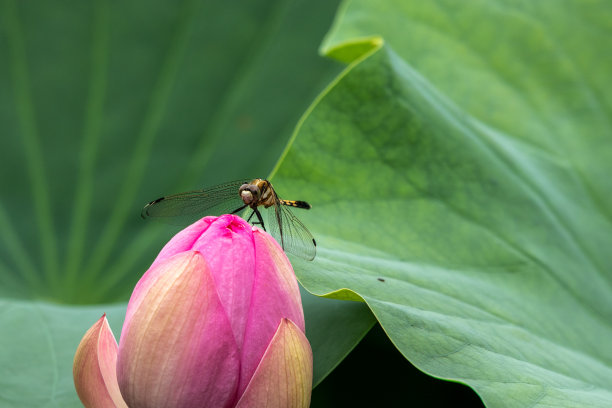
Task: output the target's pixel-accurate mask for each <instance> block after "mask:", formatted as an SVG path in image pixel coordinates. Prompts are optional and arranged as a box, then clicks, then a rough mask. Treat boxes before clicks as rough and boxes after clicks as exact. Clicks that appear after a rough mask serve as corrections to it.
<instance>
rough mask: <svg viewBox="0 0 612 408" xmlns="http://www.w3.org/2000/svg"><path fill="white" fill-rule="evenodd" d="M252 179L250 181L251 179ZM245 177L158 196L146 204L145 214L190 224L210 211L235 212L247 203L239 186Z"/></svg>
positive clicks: (177, 223) (213, 212)
mask: <svg viewBox="0 0 612 408" xmlns="http://www.w3.org/2000/svg"><path fill="white" fill-rule="evenodd" d="M247 182H248V181H247ZM244 183H245V181H244V180H237V181H231V182H229V183H223V184H219V185H218V186H213V187H209V188H205V189H203V190H197V191H188V192H185V193H179V194H173V195H169V196H166V197H161V198H158V199H157V200H154V201H151V202H150V203H149V204H147V205H145V206H144V208H143V209H142V211H141V213H140V215H141V216H142V218H154V219H157V220H160V221H164V222H167V223H170V224H176V225H186V224H190V223H193V222H195V221H197V220H198V219H200V218H202V217H204V216H206V215H221V214H227V213H231V212H233V211H235V210H237V209H238V208H240V207H242V206H243V205H244V203H243V202H242V199H241V198H240V195H239V194H238V189H239V188H240V186H241V185H242V184H244Z"/></svg>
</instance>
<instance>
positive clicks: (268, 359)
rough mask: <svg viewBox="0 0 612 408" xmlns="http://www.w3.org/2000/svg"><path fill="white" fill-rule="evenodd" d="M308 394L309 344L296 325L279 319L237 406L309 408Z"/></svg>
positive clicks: (310, 355)
mask: <svg viewBox="0 0 612 408" xmlns="http://www.w3.org/2000/svg"><path fill="white" fill-rule="evenodd" d="M311 391H312V350H311V348H310V344H309V343H308V340H307V339H306V336H305V335H304V333H303V332H302V331H301V330H300V328H299V327H298V326H296V325H295V323H293V322H292V321H291V320H289V319H282V320H281V323H280V324H279V326H278V329H277V330H276V333H275V334H274V337H273V338H272V341H271V342H270V344H269V346H268V349H267V350H266V352H265V354H264V356H263V359H262V360H261V363H260V364H259V366H258V367H257V370H256V371H255V374H254V375H253V378H252V379H251V382H250V383H249V385H248V386H247V388H246V390H245V392H244V394H243V395H242V398H240V401H238V404H237V405H236V407H238V408H247V407H248V408H251V407H258V408H259V407H267V408H294V407H295V408H298V407H308V406H309V405H310V394H311Z"/></svg>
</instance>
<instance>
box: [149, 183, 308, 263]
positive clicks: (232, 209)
mask: <svg viewBox="0 0 612 408" xmlns="http://www.w3.org/2000/svg"><path fill="white" fill-rule="evenodd" d="M290 208H301V209H305V210H309V209H310V208H311V206H310V204H308V203H307V202H306V201H296V200H283V199H281V198H279V196H278V194H277V193H276V191H275V190H274V187H272V183H270V182H269V181H268V180H265V179H261V178H256V179H252V180H250V181H245V180H244V179H243V180H236V181H230V182H227V183H223V184H219V185H217V186H213V187H208V188H205V189H203V190H196V191H187V192H184V193H178V194H173V195H169V196H165V197H161V198H158V199H157V200H153V201H151V202H150V203H149V204H147V205H145V206H144V208H143V209H142V212H141V213H140V215H141V216H142V218H154V219H159V220H163V221H166V222H169V223H175V224H179V225H187V224H190V223H193V222H195V221H197V220H198V219H200V218H201V217H203V216H204V215H221V214H237V215H240V214H243V213H250V214H249V216H248V218H247V222H250V223H251V224H253V225H260V226H261V228H262V229H263V230H264V231H267V230H266V224H265V223H264V219H263V217H262V214H261V213H262V211H260V209H262V210H265V211H264V214H267V226H268V228H269V229H270V231H269V232H270V234H271V235H272V236H273V237H274V238H275V239H276V240H277V241H278V242H279V243H280V245H281V247H282V248H283V250H284V251H285V252H289V253H291V254H294V255H297V256H299V257H300V258H303V259H306V260H308V261H312V260H313V259H314V257H315V255H316V248H317V243H316V241H315V239H314V238H313V236H312V234H311V233H310V231H308V228H306V226H305V225H304V224H302V222H301V221H300V220H299V219H298V218H297V217H296V216H295V215H293V212H292V211H291V210H290ZM244 215H246V214H244ZM253 217H255V218H253Z"/></svg>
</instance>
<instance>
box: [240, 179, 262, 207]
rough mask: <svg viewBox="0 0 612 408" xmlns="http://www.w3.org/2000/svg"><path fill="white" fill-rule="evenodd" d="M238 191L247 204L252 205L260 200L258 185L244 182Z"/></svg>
mask: <svg viewBox="0 0 612 408" xmlns="http://www.w3.org/2000/svg"><path fill="white" fill-rule="evenodd" d="M238 193H239V194H240V198H242V201H243V202H244V203H245V204H246V205H251V204H254V203H257V202H258V201H259V194H260V191H259V187H257V186H256V185H255V184H248V183H245V184H243V185H242V186H241V187H240V190H238Z"/></svg>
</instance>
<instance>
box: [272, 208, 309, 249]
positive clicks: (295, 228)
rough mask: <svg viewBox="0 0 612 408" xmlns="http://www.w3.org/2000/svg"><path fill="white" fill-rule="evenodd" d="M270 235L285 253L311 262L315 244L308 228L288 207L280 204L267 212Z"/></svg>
mask: <svg viewBox="0 0 612 408" xmlns="http://www.w3.org/2000/svg"><path fill="white" fill-rule="evenodd" d="M267 225H268V226H269V227H268V228H269V231H270V234H271V235H272V236H273V237H274V238H275V239H276V240H277V241H278V243H279V244H280V245H281V247H282V248H283V250H284V251H285V252H289V253H292V254H293V255H297V256H299V257H300V258H303V259H306V260H307V261H312V260H313V259H314V257H315V255H316V254H317V244H316V242H315V240H314V238H313V236H312V234H311V233H310V231H308V228H306V226H304V224H302V222H301V221H300V220H299V219H298V218H297V217H296V216H295V215H293V213H292V212H291V210H290V209H289V207H287V206H284V205H282V204H280V201H278V202H277V204H276V205H274V206H272V207H271V208H270V209H269V210H268V224H267Z"/></svg>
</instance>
